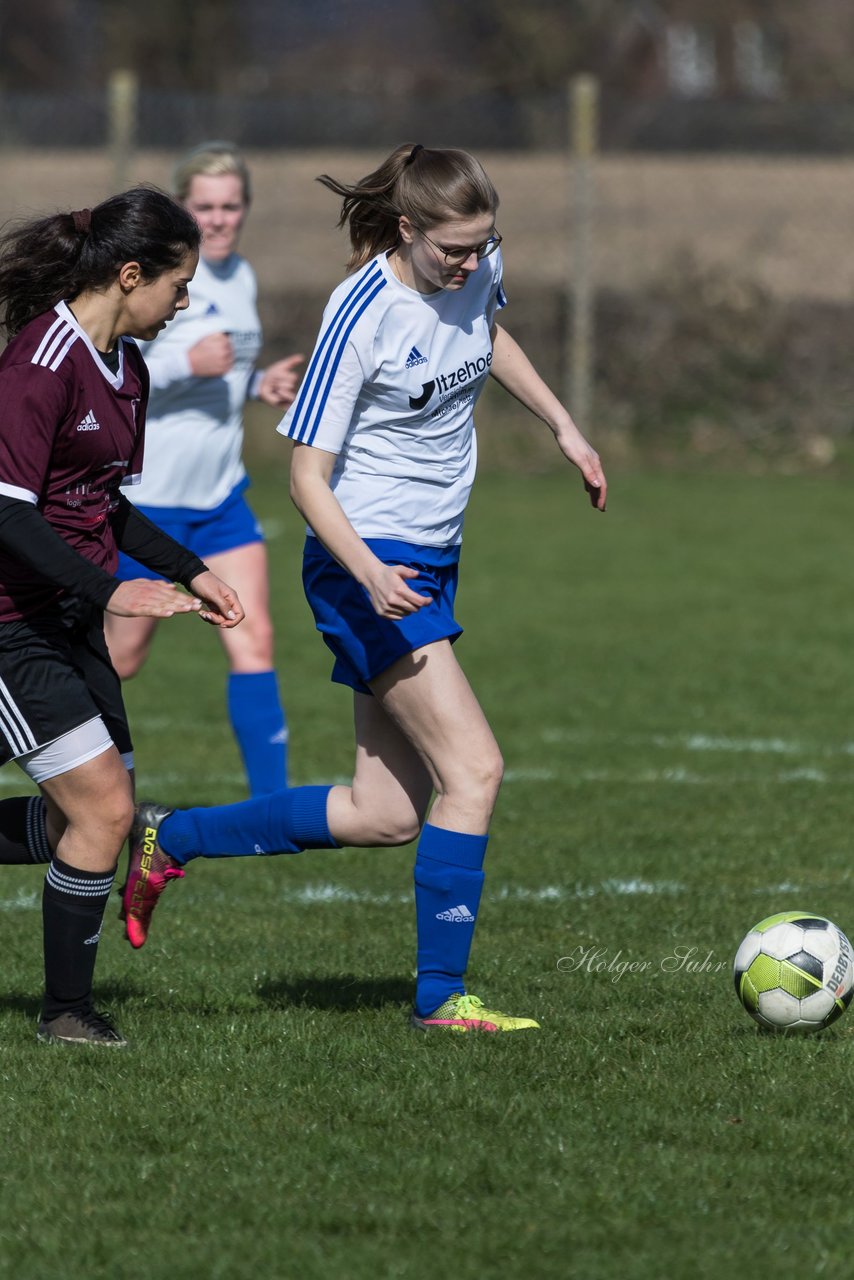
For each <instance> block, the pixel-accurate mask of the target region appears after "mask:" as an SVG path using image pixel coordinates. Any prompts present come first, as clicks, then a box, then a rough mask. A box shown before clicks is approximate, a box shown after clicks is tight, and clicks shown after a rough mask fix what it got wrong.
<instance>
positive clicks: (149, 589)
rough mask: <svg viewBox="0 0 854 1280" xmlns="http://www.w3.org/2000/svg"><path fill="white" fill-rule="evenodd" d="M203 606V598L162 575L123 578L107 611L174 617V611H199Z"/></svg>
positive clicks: (126, 615)
mask: <svg viewBox="0 0 854 1280" xmlns="http://www.w3.org/2000/svg"><path fill="white" fill-rule="evenodd" d="M201 608H202V602H201V600H197V599H194V598H193V596H188V595H187V594H186V592H184V591H182V590H181V589H180V587H176V586H175V584H174V583H172V582H163V581H162V580H161V579H160V578H156V579H152V578H132V579H131V580H130V581H128V582H120V583H119V585H118V586H117V587H116V589H115V591H114V592H113V594H112V595H111V596H110V598H109V600H108V601H107V605H106V610H107V613H114V614H115V615H116V617H118V618H171V617H172V615H173V614H174V613H198V612H199V611H200V610H201Z"/></svg>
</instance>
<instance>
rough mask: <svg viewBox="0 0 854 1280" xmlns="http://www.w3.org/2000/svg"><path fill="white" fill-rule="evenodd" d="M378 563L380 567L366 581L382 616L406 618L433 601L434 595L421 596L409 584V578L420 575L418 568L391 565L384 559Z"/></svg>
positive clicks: (372, 600)
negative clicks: (384, 561)
mask: <svg viewBox="0 0 854 1280" xmlns="http://www.w3.org/2000/svg"><path fill="white" fill-rule="evenodd" d="M378 564H379V569H378V570H377V572H376V574H375V575H374V574H372V575H371V580H370V582H366V583H365V590H366V591H367V593H368V595H369V596H370V598H371V604H372V605H373V606H374V609H375V611H376V612H377V613H378V614H379V615H380V617H381V618H405V617H406V616H407V614H410V613H417V611H418V610H419V609H423V608H424V606H425V604H431V603H432V600H433V597H432V596H420V595H418V594H417V593H416V592H415V591H413V590H412V588H411V587H409V586H407V583H406V580H407V578H417V577H418V570H417V569H410V568H409V567H408V566H407V565H402V564H396V565H394V566H389V565H387V564H383V563H382V561H378Z"/></svg>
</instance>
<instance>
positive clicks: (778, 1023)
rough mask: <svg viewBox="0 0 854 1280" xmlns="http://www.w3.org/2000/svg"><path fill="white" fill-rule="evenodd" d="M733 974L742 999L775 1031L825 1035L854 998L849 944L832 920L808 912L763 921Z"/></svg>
mask: <svg viewBox="0 0 854 1280" xmlns="http://www.w3.org/2000/svg"><path fill="white" fill-rule="evenodd" d="M732 969H733V978H734V979H735V990H736V994H737V995H738V998H739V1000H740V1001H741V1003H742V1004H743V1005H744V1007H745V1009H746V1010H747V1012H748V1013H749V1014H750V1016H751V1018H755V1019H756V1021H757V1022H758V1023H759V1025H760V1026H761V1027H765V1028H766V1029H768V1030H771V1031H821V1029H822V1027H827V1026H830V1024H831V1022H835V1021H836V1019H837V1018H838V1017H840V1016H841V1015H842V1014H843V1013H844V1012H845V1010H846V1009H847V1008H848V1005H849V1003H850V1001H851V997H852V995H854V956H852V951H851V943H850V942H849V941H848V939H847V938H846V936H845V934H844V933H843V932H842V930H841V929H840V928H839V927H838V926H837V925H835V924H834V923H833V922H832V921H831V920H826V919H825V918H824V916H814V915H811V914H810V913H809V912H807V911H781V912H780V914H779V915H776V916H769V917H768V919H767V920H760V921H759V924H756V925H754V926H753V928H752V929H751V930H750V933H748V935H747V936H746V938H745V939H744V941H743V942H742V944H741V946H740V947H739V948H738V951H737V952H736V956H735V960H734V962H733V967H732Z"/></svg>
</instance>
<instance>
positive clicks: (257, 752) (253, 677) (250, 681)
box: [228, 671, 288, 796]
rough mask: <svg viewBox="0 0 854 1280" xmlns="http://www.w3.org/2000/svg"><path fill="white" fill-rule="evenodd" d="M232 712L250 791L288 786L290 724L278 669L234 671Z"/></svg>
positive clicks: (230, 686)
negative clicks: (284, 707)
mask: <svg viewBox="0 0 854 1280" xmlns="http://www.w3.org/2000/svg"><path fill="white" fill-rule="evenodd" d="M228 714H229V718H230V720H231V727H232V729H233V730H234V736H235V738H236V739H237V745H238V747H239V748H240V754H241V756H242V757H243V764H244V767H245V769H246V776H247V778H248V780H249V791H250V794H251V795H253V796H260V795H268V794H269V793H270V792H271V791H278V790H280V789H281V788H282V787H286V786H287V785H288V725H287V720H286V719H285V713H284V710H283V709H282V703H281V699H280V697H279V682H278V680H277V678H276V673H275V671H256V672H248V673H244V672H232V674H231V675H230V676H229V677H228Z"/></svg>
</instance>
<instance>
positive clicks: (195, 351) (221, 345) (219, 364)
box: [187, 333, 234, 378]
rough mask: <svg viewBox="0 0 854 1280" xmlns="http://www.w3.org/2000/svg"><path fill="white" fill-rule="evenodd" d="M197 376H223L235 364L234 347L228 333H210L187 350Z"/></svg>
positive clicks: (194, 373) (191, 368)
mask: <svg viewBox="0 0 854 1280" xmlns="http://www.w3.org/2000/svg"><path fill="white" fill-rule="evenodd" d="M187 359H188V360H189V361H190V370H191V371H192V373H193V376H194V377H196V378H221V377H222V375H223V374H224V373H228V371H229V370H230V369H231V368H232V367H233V365H234V347H233V346H232V343H231V338H229V336H228V334H227V333H209V334H208V336H207V337H206V338H200V339H199V341H198V342H197V343H196V344H195V345H194V346H192V347H190V350H189V351H188V352H187Z"/></svg>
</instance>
